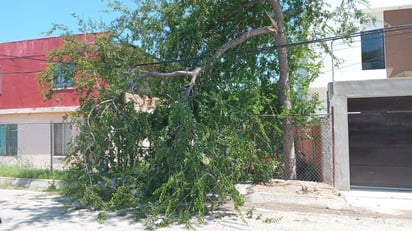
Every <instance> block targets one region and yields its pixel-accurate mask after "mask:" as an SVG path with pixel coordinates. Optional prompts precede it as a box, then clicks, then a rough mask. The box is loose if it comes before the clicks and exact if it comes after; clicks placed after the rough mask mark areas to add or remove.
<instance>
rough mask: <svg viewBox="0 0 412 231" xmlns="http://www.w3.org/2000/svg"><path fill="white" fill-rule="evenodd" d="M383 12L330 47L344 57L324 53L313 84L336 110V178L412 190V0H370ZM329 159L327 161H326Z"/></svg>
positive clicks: (341, 183) (373, 11)
mask: <svg viewBox="0 0 412 231" xmlns="http://www.w3.org/2000/svg"><path fill="white" fill-rule="evenodd" d="M370 3H371V8H368V9H366V8H365V9H364V11H365V12H366V13H368V14H370V15H372V16H374V17H375V18H376V23H375V24H374V25H365V32H363V33H361V34H360V36H359V37H354V38H353V42H352V44H350V45H346V44H343V43H342V42H341V41H339V40H335V41H331V42H330V44H329V46H330V48H331V50H333V52H334V54H335V55H336V56H337V57H339V58H341V59H342V61H343V62H342V63H341V64H340V65H339V66H335V65H333V63H336V62H337V60H332V58H331V57H324V68H323V74H322V75H321V76H320V78H318V79H317V80H316V81H315V82H313V83H312V85H311V91H312V92H315V93H317V94H319V96H320V98H321V99H322V100H323V102H324V112H325V113H326V112H327V113H330V114H331V116H332V123H333V125H332V126H333V131H332V134H331V136H332V137H331V142H332V143H333V148H332V149H333V150H332V152H331V153H327V154H325V156H324V159H325V160H326V161H328V162H330V165H329V166H331V167H332V171H333V182H332V183H333V184H334V185H335V186H336V188H338V189H341V190H349V189H350V188H351V187H355V186H368V187H385V188H386V187H387V188H407V189H410V188H412V180H410V179H409V178H408V177H407V176H410V175H411V174H412V151H411V150H412V144H411V143H412V142H410V141H411V140H412V135H411V134H412V90H411V89H412V52H411V51H412V47H411V46H410V44H411V43H412V4H411V2H410V1H403V0H397V1H396V0H394V1H377V0H370ZM325 160H323V161H325Z"/></svg>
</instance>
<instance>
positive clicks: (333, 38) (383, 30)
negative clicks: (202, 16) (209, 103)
mask: <svg viewBox="0 0 412 231" xmlns="http://www.w3.org/2000/svg"><path fill="white" fill-rule="evenodd" d="M407 29H412V24H403V25H398V26H391V27H385V28H381V29H373V30H368V31H361V32H355V33H352V34H348V35H336V36H331V37H326V38H320V39H313V40H307V41H299V42H292V43H285V44H283V45H280V46H276V45H273V46H267V47H261V48H254V49H248V50H239V51H232V52H226V53H225V56H238V55H242V54H251V53H261V52H265V51H268V50H273V49H276V48H279V47H293V46H301V45H309V44H314V43H324V42H330V41H336V40H342V39H350V38H355V37H360V36H361V35H363V34H368V35H371V34H378V33H389V32H398V31H402V30H407ZM407 33H409V32H407ZM397 35H400V34H396V35H394V34H389V35H385V36H397ZM0 56H4V57H10V58H20V59H30V60H36V61H46V62H49V61H50V60H47V59H40V58H33V56H13V55H4V54H0ZM211 57H213V55H201V56H194V57H188V58H179V59H170V60H163V61H157V62H149V63H139V64H135V65H134V66H135V67H142V66H151V65H162V64H170V63H183V62H190V61H197V60H202V59H206V58H211ZM42 71H44V70H36V71H19V72H2V74H26V73H38V72H42Z"/></svg>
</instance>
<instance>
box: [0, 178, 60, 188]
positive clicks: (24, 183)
mask: <svg viewBox="0 0 412 231" xmlns="http://www.w3.org/2000/svg"><path fill="white" fill-rule="evenodd" d="M0 185H4V186H12V187H15V188H24V189H32V190H47V189H51V188H53V189H61V188H63V185H64V182H63V181H61V180H53V179H30V178H14V177H0Z"/></svg>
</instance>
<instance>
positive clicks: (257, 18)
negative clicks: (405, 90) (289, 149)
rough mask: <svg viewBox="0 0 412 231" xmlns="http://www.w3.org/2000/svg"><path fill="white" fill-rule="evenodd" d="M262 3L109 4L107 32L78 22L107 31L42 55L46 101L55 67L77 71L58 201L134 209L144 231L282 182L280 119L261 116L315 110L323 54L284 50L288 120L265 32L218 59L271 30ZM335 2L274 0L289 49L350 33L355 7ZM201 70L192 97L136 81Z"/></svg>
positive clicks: (180, 82) (177, 86)
mask: <svg viewBox="0 0 412 231" xmlns="http://www.w3.org/2000/svg"><path fill="white" fill-rule="evenodd" d="M270 2H271V1H264V0H256V1H246V0H241V1H240V0H239V1H220V0H213V1H212V0H208V1H198V0H187V1H180V0H176V1H171V0H163V1H159V0H144V1H139V2H138V3H136V9H128V8H124V7H122V6H121V5H120V4H118V3H116V2H115V3H110V4H109V6H110V8H111V9H113V10H114V11H116V12H119V13H120V14H119V15H120V16H119V17H118V18H117V19H116V20H115V21H113V22H112V24H111V25H106V26H103V27H100V26H101V24H99V23H93V22H88V23H87V22H83V21H82V20H79V23H80V24H81V27H82V28H84V30H85V32H86V31H87V32H91V31H94V30H100V31H101V30H104V31H106V33H103V34H102V33H98V34H88V38H87V39H86V40H85V39H84V38H83V37H81V36H75V35H67V36H66V37H65V45H64V46H63V47H61V48H60V49H58V50H56V51H53V52H51V53H50V57H49V58H50V61H51V62H50V63H49V68H48V70H47V71H46V72H45V73H44V74H43V75H42V76H41V78H40V86H42V87H43V89H44V93H45V97H46V98H51V97H52V95H53V93H54V91H55V90H54V89H53V88H52V85H53V84H52V82H53V74H54V72H53V68H54V66H55V65H56V64H58V63H59V62H70V63H74V66H75V73H76V75H75V78H74V85H75V91H76V93H77V97H78V98H79V101H80V109H79V110H78V112H77V113H76V114H74V115H72V116H71V117H70V118H71V119H72V120H73V122H74V123H75V125H76V126H77V127H78V128H79V131H80V133H79V135H78V136H77V137H76V139H75V140H74V142H73V143H72V150H71V152H70V153H69V155H68V158H67V160H68V163H70V164H71V170H70V172H71V174H70V177H69V185H68V186H69V187H68V188H67V190H66V192H67V193H68V194H69V195H71V196H75V197H77V198H80V201H81V203H80V204H81V205H82V206H92V207H94V208H96V209H123V208H130V207H132V208H138V211H140V212H139V213H138V214H139V216H140V215H142V214H144V215H147V216H149V219H148V222H149V223H148V225H149V226H150V225H153V224H155V223H156V224H159V223H158V222H159V220H158V218H160V217H161V218H162V219H161V221H160V224H164V223H168V222H171V221H175V220H176V218H178V220H179V221H182V222H186V221H188V220H189V218H190V217H191V216H192V215H194V214H197V215H198V218H199V220H200V221H201V219H202V218H203V216H204V215H205V214H207V213H208V212H210V211H213V210H214V208H216V206H218V205H221V204H222V203H224V202H226V201H227V199H230V200H232V202H233V203H234V205H235V207H236V208H239V206H240V205H242V203H243V198H242V196H241V195H239V193H238V191H237V190H236V188H235V183H237V182H245V181H249V182H262V181H266V180H268V179H271V178H273V177H275V176H279V174H280V173H281V170H282V149H281V148H280V146H281V145H278V144H280V140H281V136H282V129H281V125H282V124H281V120H278V121H277V122H273V121H272V122H271V123H269V122H268V121H266V120H265V119H264V118H263V117H262V116H261V115H264V114H276V115H278V117H279V118H282V117H283V116H287V115H291V114H300V115H307V114H311V113H313V112H314V110H315V109H316V105H317V98H316V97H314V98H311V97H308V94H307V89H308V86H309V83H310V82H311V81H312V80H313V79H314V78H316V76H317V75H318V74H319V68H320V63H319V55H320V54H321V50H320V49H314V48H315V47H317V48H322V47H324V46H323V45H325V44H318V43H315V44H301V45H299V46H292V47H289V48H288V54H289V56H288V57H289V66H290V71H289V73H290V76H291V86H290V89H288V90H287V92H288V94H289V96H290V98H291V100H292V105H293V107H292V108H291V109H290V110H283V109H282V108H281V106H280V103H279V100H278V92H279V85H278V79H279V75H278V73H279V70H278V60H277V56H276V50H275V48H274V47H273V44H274V43H273V39H274V38H273V36H272V35H271V34H265V35H261V36H255V37H253V38H250V39H248V40H246V41H244V42H242V43H241V44H239V45H238V46H235V47H233V49H231V50H230V51H229V52H227V53H226V54H225V55H223V56H219V57H218V58H217V59H216V56H215V53H216V51H217V50H218V49H219V48H221V46H222V45H224V44H226V43H227V42H228V41H232V40H236V38H238V37H239V36H241V35H242V33H243V32H247V31H250V30H252V29H254V28H259V27H262V26H267V25H271V19H272V18H271V17H269V16H270V15H272V14H273V13H271V12H272V9H271V6H270ZM343 2H344V3H342V5H340V6H339V7H338V8H336V9H332V8H329V7H328V5H327V4H326V3H325V2H324V1H321V0H317V1H287V0H284V1H281V5H282V7H283V10H284V14H285V18H284V20H285V34H286V35H287V39H288V42H289V43H293V42H297V41H306V40H313V39H316V38H319V37H322V36H326V35H331V34H334V33H337V32H338V33H344V34H345V33H351V32H353V30H354V29H356V26H355V24H353V23H355V22H359V20H364V18H363V16H362V15H361V14H360V12H359V11H358V10H357V9H356V7H355V1H343ZM331 20H335V21H337V22H339V23H341V24H339V23H335V24H331V23H330V22H331ZM332 25H335V26H332ZM56 28H58V27H56ZM336 28H340V30H339V31H336ZM68 34H70V33H68ZM170 60H177V61H173V62H171V61H170ZM199 66H200V67H202V68H203V69H202V73H201V74H200V77H199V78H198V79H197V80H196V84H195V85H194V88H193V89H191V91H190V92H189V93H190V94H189V95H187V94H185V90H186V89H187V84H188V82H189V80H190V78H188V77H184V76H179V77H162V76H160V75H158V76H157V77H156V76H155V77H150V76H146V75H145V74H147V73H148V72H156V73H168V72H173V71H177V70H181V71H189V70H192V69H193V68H195V67H199ZM142 76H145V77H144V78H143V77H142ZM126 92H128V93H133V94H138V95H140V96H148V97H150V98H152V99H154V98H155V97H156V98H157V99H158V100H157V103H156V109H155V110H154V111H152V112H144V111H141V110H136V107H135V106H136V103H135V102H133V101H128V100H125V96H126ZM295 122H296V123H297V122H305V119H302V117H296V118H295ZM274 144H275V145H274ZM278 156H280V158H279V159H277V158H275V157H278ZM142 211H143V212H142Z"/></svg>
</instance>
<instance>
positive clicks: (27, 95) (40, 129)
mask: <svg viewBox="0 0 412 231" xmlns="http://www.w3.org/2000/svg"><path fill="white" fill-rule="evenodd" d="M62 44H63V40H62V39H61V38H59V37H53V38H42V39H34V40H25V41H17V42H8V43H1V44H0V164H19V165H24V166H33V167H53V165H54V166H55V167H57V165H58V164H59V163H61V160H62V159H63V158H62V157H64V155H65V149H66V148H67V146H66V144H67V142H68V141H69V140H70V139H71V137H72V132H73V129H72V128H71V126H70V124H68V123H65V122H64V121H63V116H64V115H66V113H70V112H74V111H75V110H76V108H78V106H79V103H78V100H77V99H76V97H75V94H74V90H73V89H70V87H72V85H73V81H71V80H70V79H71V78H72V76H69V78H65V76H64V75H72V74H73V72H72V73H71V71H64V72H63V71H59V70H57V71H56V73H55V79H54V82H53V86H54V87H55V88H56V90H57V94H56V96H55V97H54V98H53V99H52V100H48V101H45V100H44V99H43V98H42V94H41V91H40V88H39V87H38V80H37V75H39V74H40V73H41V72H42V71H44V70H45V68H46V66H47V65H46V63H47V58H46V55H47V53H48V52H50V51H52V50H53V49H56V48H58V47H60V46H61V45H62ZM61 65H62V67H65V70H67V69H68V70H71V69H73V68H74V67H73V65H72V64H70V63H62V64H61Z"/></svg>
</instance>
